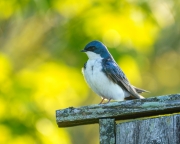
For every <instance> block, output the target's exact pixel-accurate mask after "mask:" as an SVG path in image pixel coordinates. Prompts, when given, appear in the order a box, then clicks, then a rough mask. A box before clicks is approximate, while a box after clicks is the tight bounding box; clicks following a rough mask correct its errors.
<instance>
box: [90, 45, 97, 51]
mask: <svg viewBox="0 0 180 144" xmlns="http://www.w3.org/2000/svg"><path fill="white" fill-rule="evenodd" d="M95 49H96V47H94V46H91V47H88V50H89V51H94V50H95Z"/></svg>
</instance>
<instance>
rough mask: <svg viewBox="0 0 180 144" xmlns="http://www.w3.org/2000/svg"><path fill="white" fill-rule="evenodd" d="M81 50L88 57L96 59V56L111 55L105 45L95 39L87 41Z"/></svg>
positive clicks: (107, 56)
mask: <svg viewBox="0 0 180 144" xmlns="http://www.w3.org/2000/svg"><path fill="white" fill-rule="evenodd" d="M81 52H85V53H86V54H87V55H88V57H89V59H97V58H103V59H104V58H105V59H108V58H111V59H112V56H111V54H110V53H109V51H108V49H107V47H106V46H105V45H104V44H103V43H101V42H100V41H97V40H95V41H92V42H90V43H88V44H87V45H86V46H85V48H84V49H83V50H81Z"/></svg>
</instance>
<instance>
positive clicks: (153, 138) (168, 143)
mask: <svg viewBox="0 0 180 144" xmlns="http://www.w3.org/2000/svg"><path fill="white" fill-rule="evenodd" d="M116 144H180V114H177V115H171V116H163V117H158V118H151V119H146V120H135V121H131V122H125V123H121V124H117V126H116Z"/></svg>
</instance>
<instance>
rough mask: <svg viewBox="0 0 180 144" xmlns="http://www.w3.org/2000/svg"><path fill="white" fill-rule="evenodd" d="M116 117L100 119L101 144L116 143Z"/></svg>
mask: <svg viewBox="0 0 180 144" xmlns="http://www.w3.org/2000/svg"><path fill="white" fill-rule="evenodd" d="M115 126H116V125H115V119H100V120H99V132H100V144H115Z"/></svg>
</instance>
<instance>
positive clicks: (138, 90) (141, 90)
mask: <svg viewBox="0 0 180 144" xmlns="http://www.w3.org/2000/svg"><path fill="white" fill-rule="evenodd" d="M133 87H134V89H135V90H136V92H137V93H139V94H141V93H143V92H148V93H149V91H147V90H143V89H140V88H137V87H135V86H133Z"/></svg>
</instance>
